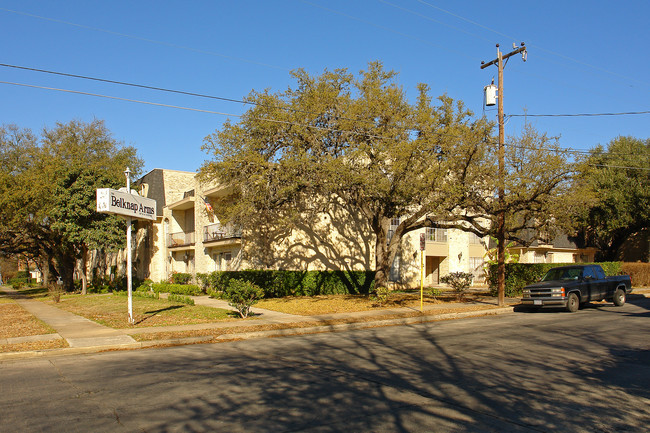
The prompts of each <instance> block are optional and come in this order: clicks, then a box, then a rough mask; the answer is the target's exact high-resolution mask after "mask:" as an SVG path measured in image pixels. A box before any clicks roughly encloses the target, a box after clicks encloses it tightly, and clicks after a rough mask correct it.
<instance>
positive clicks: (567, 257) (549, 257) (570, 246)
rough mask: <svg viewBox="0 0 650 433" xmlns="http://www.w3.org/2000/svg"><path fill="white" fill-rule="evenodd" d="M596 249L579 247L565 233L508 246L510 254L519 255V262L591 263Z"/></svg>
mask: <svg viewBox="0 0 650 433" xmlns="http://www.w3.org/2000/svg"><path fill="white" fill-rule="evenodd" d="M597 251H598V250H597V249H596V248H593V247H588V248H579V247H578V245H577V244H576V243H575V242H574V241H572V240H570V239H569V237H568V236H567V235H565V234H561V235H558V236H556V237H555V238H554V239H553V240H547V241H544V240H536V241H533V242H532V243H531V244H530V245H529V246H521V245H515V246H512V247H510V248H508V252H509V253H510V254H517V255H518V256H519V263H593V262H594V260H595V255H596V252H597Z"/></svg>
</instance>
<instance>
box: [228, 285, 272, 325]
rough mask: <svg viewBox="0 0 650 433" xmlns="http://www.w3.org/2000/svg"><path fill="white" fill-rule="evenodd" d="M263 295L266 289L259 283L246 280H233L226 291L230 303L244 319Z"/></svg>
mask: <svg viewBox="0 0 650 433" xmlns="http://www.w3.org/2000/svg"><path fill="white" fill-rule="evenodd" d="M263 296H264V291H263V290H262V289H261V288H260V287H259V286H258V285H256V284H255V283H252V282H250V281H245V280H231V281H230V283H229V284H228V288H227V289H226V290H225V292H224V297H225V298H226V299H227V300H228V304H229V305H230V306H232V307H234V308H235V309H236V310H237V311H238V312H239V315H240V316H241V317H242V318H244V319H245V318H246V317H248V315H249V314H250V310H251V307H252V306H253V305H254V304H255V303H257V301H258V300H259V299H261V298H262V297H263Z"/></svg>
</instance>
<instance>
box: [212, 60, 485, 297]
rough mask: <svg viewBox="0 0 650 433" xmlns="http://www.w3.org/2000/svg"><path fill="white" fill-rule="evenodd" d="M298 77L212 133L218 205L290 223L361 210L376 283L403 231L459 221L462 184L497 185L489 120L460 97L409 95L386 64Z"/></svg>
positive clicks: (253, 99) (256, 97)
mask: <svg viewBox="0 0 650 433" xmlns="http://www.w3.org/2000/svg"><path fill="white" fill-rule="evenodd" d="M292 75H293V78H294V79H295V80H296V85H295V87H293V88H289V89H287V90H286V91H284V92H279V93H271V92H270V91H263V92H256V91H253V92H252V93H251V94H250V95H249V96H248V98H247V102H248V103H249V104H250V105H251V108H250V109H249V110H248V111H247V112H246V113H245V114H244V116H243V117H242V118H241V120H240V121H239V122H237V123H232V122H226V123H225V124H224V125H223V127H222V128H221V130H219V131H216V132H215V133H214V134H212V135H210V136H208V137H207V138H206V141H205V146H204V148H205V149H207V150H209V151H210V152H212V154H213V157H214V159H213V160H212V161H209V162H206V163H205V164H204V165H203V166H202V168H201V175H202V176H203V178H204V179H210V180H216V181H217V182H219V183H220V184H222V185H224V186H229V187H230V188H231V190H232V191H233V192H234V193H233V195H231V196H230V197H229V199H227V200H220V201H219V202H218V203H215V204H216V206H217V209H216V210H217V213H218V214H219V215H220V218H221V219H222V220H230V221H238V222H240V223H242V222H243V223H244V224H246V223H249V224H250V222H251V221H255V220H256V219H258V218H259V217H260V215H263V216H264V217H266V218H268V220H270V221H272V222H273V223H274V224H275V225H276V226H283V225H284V224H285V223H286V224H291V223H292V222H291V220H292V219H293V221H296V220H297V219H304V218H305V217H306V215H309V214H314V213H319V212H325V211H326V210H327V209H328V207H330V206H333V205H341V206H344V207H346V208H347V209H354V211H356V212H358V213H359V214H360V215H361V217H362V218H363V220H364V221H365V224H366V227H367V229H368V231H369V232H370V233H372V235H373V236H374V252H375V259H374V261H375V263H374V264H375V269H376V276H375V283H376V285H377V286H381V285H384V284H386V282H387V279H388V274H389V270H390V267H391V264H392V263H393V260H394V259H395V256H396V254H397V252H398V250H399V246H400V242H401V240H402V238H403V236H404V235H405V234H407V233H409V232H411V231H413V230H417V229H420V228H422V227H425V226H434V225H436V224H440V221H449V220H450V219H451V218H453V215H452V214H451V210H453V209H455V208H456V207H457V204H458V202H459V200H461V199H462V198H463V197H464V195H465V194H466V191H465V190H463V189H462V188H463V187H464V186H466V185H470V187H471V188H472V189H473V190H476V192H477V194H480V193H483V192H485V188H489V182H490V180H489V178H490V177H491V174H492V169H491V168H492V166H493V164H492V161H493V158H492V155H491V154H492V153H493V152H492V148H491V147H490V146H489V145H488V144H487V143H488V141H489V138H490V132H491V128H492V125H490V124H489V123H488V122H486V121H485V120H483V119H479V120H474V119H472V113H471V112H469V111H468V110H467V109H465V108H464V106H463V104H462V103H461V102H455V101H453V100H452V99H451V98H449V97H447V96H441V97H439V98H437V99H436V100H434V99H432V97H431V96H430V95H429V89H428V87H427V86H426V85H424V84H420V85H419V86H418V89H417V91H418V92H417V98H416V101H415V102H414V103H410V102H409V100H408V98H407V96H406V93H405V91H404V90H403V89H402V88H401V87H400V86H399V85H397V84H396V83H395V77H396V73H394V72H392V71H386V70H384V68H383V67H382V65H381V63H370V64H369V66H368V69H367V70H366V71H362V72H361V73H360V74H359V76H358V77H355V76H354V75H353V74H351V73H349V72H348V71H347V70H335V71H325V72H324V73H323V74H321V75H319V76H311V75H310V74H308V73H307V72H305V71H304V70H297V71H295V72H293V73H292ZM396 218H400V224H399V225H398V226H397V227H396V228H395V229H394V232H391V233H389V230H390V228H391V220H394V219H396ZM251 241H254V239H251Z"/></svg>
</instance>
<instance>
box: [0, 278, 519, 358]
mask: <svg viewBox="0 0 650 433" xmlns="http://www.w3.org/2000/svg"><path fill="white" fill-rule="evenodd" d="M0 290H1V291H3V292H5V293H6V294H8V295H9V296H10V297H11V298H12V299H13V300H15V301H16V302H17V303H18V304H19V305H20V306H22V307H23V308H24V309H25V310H27V311H28V312H29V313H31V314H33V315H34V316H35V317H37V318H38V319H40V320H41V321H43V322H45V323H46V324H47V325H49V326H50V327H52V328H53V329H54V330H55V331H56V334H47V335H42V336H30V337H17V338H11V339H5V341H2V340H0V344H12V343H19V342H29V341H44V340H52V339H57V338H63V339H65V340H66V341H67V342H68V345H69V346H70V347H69V348H63V349H46V350H35V351H24V352H7V353H0V361H2V360H3V359H16V358H25V357H32V356H43V355H54V354H66V353H93V352H100V351H106V350H119V349H136V348H144V347H153V346H163V345H179V344H192V343H201V342H211V341H212V342H214V341H219V340H232V339H249V338H263V337H271V336H281V335H296V334H307V333H319V332H333V331H343V330H350V329H361V328H370V327H376V326H395V325H405V324H412V323H422V322H431V321H436V320H447V319H454V318H460V317H472V316H483V315H494V314H503V313H508V312H512V307H505V308H491V309H482V310H476V309H475V307H476V306H477V305H481V304H484V305H491V306H494V307H496V302H495V300H494V299H491V298H486V299H483V300H480V301H477V302H473V303H462V304H429V305H425V306H424V314H419V313H420V311H419V309H415V308H410V307H402V308H393V309H383V310H371V311H359V312H350V313H337V314H324V315H317V316H299V315H295V314H287V313H280V312H277V311H270V310H264V309H262V308H253V309H252V311H253V313H254V317H253V318H252V319H250V320H234V321H225V322H213V323H202V324H195V325H178V326H157V327H148V328H129V329H113V328H109V327H107V326H103V325H100V324H98V323H96V322H93V321H91V320H89V319H86V318H84V317H81V316H78V315H76V314H73V313H70V312H68V311H65V310H62V309H59V308H57V307H54V306H52V305H48V304H46V303H44V302H41V301H38V300H33V299H29V298H27V297H24V296H21V295H20V294H19V293H18V292H16V291H15V290H13V289H12V288H10V287H8V286H2V287H0ZM192 298H193V299H194V301H195V304H196V305H204V306H208V307H213V308H224V309H230V310H233V308H232V307H231V306H229V305H228V303H227V302H225V301H222V300H218V299H212V298H209V297H208V296H193V297H192ZM450 309H453V310H454V312H449V310H450ZM333 321H339V322H343V323H338V324H332V322H333ZM305 322H309V323H308V324H307V323H305ZM278 324H280V325H286V326H284V327H283V329H273V330H267V331H260V330H259V327H260V326H263V325H278ZM292 325H295V327H292ZM234 328H236V329H234ZM255 328H257V329H255ZM211 329H212V330H214V329H221V330H223V332H221V333H220V334H221V335H218V336H216V337H215V336H212V335H208V336H203V337H184V338H177V339H166V340H155V339H154V340H153V341H143V342H137V341H135V340H134V339H133V338H132V336H133V335H138V334H157V333H171V332H184V331H196V330H211ZM229 329H232V332H229V331H228V330H229Z"/></svg>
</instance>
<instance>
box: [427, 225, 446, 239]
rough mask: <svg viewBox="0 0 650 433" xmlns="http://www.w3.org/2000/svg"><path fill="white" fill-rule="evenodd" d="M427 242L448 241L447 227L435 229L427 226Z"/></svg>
mask: <svg viewBox="0 0 650 433" xmlns="http://www.w3.org/2000/svg"><path fill="white" fill-rule="evenodd" d="M426 240H427V242H447V229H434V228H431V227H427V231H426Z"/></svg>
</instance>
